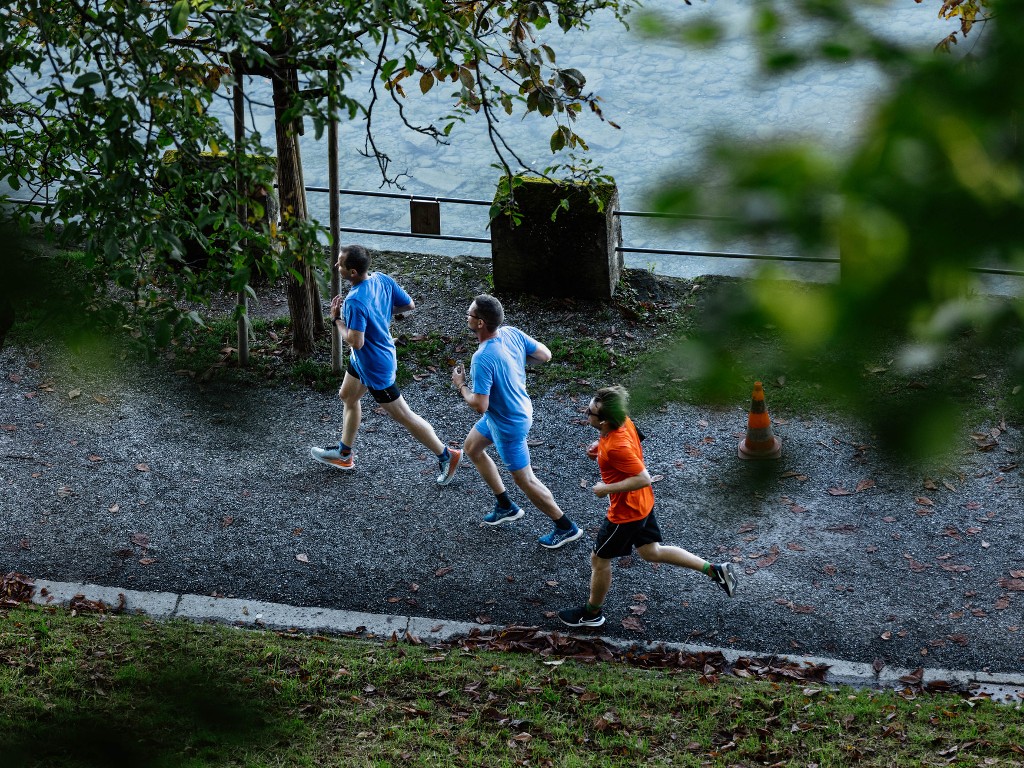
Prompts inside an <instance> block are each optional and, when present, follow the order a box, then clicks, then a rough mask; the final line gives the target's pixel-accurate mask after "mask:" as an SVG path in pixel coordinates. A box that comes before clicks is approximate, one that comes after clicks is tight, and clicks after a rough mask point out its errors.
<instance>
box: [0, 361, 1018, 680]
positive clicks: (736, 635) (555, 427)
mask: <svg viewBox="0 0 1024 768" xmlns="http://www.w3.org/2000/svg"><path fill="white" fill-rule="evenodd" d="M40 362H41V363H42V364H40ZM0 371H2V374H0V457H2V464H0V567H2V568H3V570H4V571H5V572H7V571H11V570H15V571H19V572H21V573H23V574H26V575H29V576H33V577H37V578H45V579H51V580H55V581H65V582H74V581H85V582H92V583H96V584H102V585H109V586H117V587H120V588H129V589H137V590H162V591H170V592H176V593H185V592H187V593H194V594H199V595H214V594H215V595H223V596H229V595H230V596H236V597H241V598H245V599H252V600H267V601H274V602H282V603H287V604H291V605H308V606H318V607H323V608H332V609H346V610H355V611H365V612H370V613H381V614H407V615H419V616H425V617H433V618H437V619H439V620H448V621H459V622H474V621H479V622H483V623H493V624H512V623H527V624H537V625H541V626H550V627H551V628H552V629H557V628H559V627H560V625H559V624H558V622H557V620H556V619H554V618H553V612H554V611H555V610H557V609H559V608H561V607H564V606H566V605H569V604H572V603H576V602H578V601H580V600H581V599H583V598H584V597H585V594H586V582H587V578H588V574H589V562H588V551H589V544H588V542H589V541H590V540H592V536H593V532H594V531H595V530H596V527H597V526H598V524H599V522H600V520H601V518H602V516H603V514H604V503H603V502H601V501H599V500H597V499H595V498H594V497H593V496H592V494H590V493H589V491H587V490H585V488H583V487H582V486H583V485H586V486H588V487H589V485H590V484H591V483H592V482H593V481H594V479H595V467H594V465H593V464H592V463H591V462H590V461H589V460H587V459H586V458H585V456H584V455H583V446H584V445H585V444H586V442H587V441H588V440H589V439H591V437H592V435H591V434H589V433H588V432H587V427H585V426H584V424H583V422H582V419H581V417H580V414H579V409H581V408H582V407H583V405H584V401H583V400H582V399H579V398H573V397H570V396H567V395H564V394H558V393H554V394H548V395H545V396H543V397H537V398H536V399H535V405H536V409H537V412H536V421H535V426H534V432H533V437H534V438H535V439H536V440H537V441H538V444H537V445H535V446H534V447H533V448H532V450H533V459H534V467H535V469H536V471H537V474H538V475H539V476H540V477H541V478H542V479H543V480H544V481H545V482H546V483H548V484H549V485H550V487H551V488H552V490H553V491H554V493H555V496H556V498H557V499H559V501H560V503H561V504H562V506H563V508H564V509H565V510H566V511H568V512H569V513H570V514H571V515H572V516H573V517H574V518H575V519H577V520H578V521H579V522H580V523H581V524H582V525H583V526H584V527H585V528H586V530H587V531H588V537H587V539H584V540H581V541H579V542H577V543H575V544H571V545H569V546H567V547H565V548H564V549H562V550H559V551H554V552H552V551H547V550H544V549H542V548H540V547H539V546H538V545H537V544H536V538H537V536H539V535H540V534H542V533H544V532H545V531H546V530H547V520H546V518H543V516H542V515H541V514H540V513H539V512H537V511H536V510H532V509H530V510H529V511H528V514H527V516H526V517H524V518H523V519H522V520H521V521H519V522H518V523H516V524H515V525H512V526H508V527H504V528H501V529H499V530H491V529H482V528H481V527H480V526H479V524H478V521H479V518H480V517H481V516H482V514H483V513H484V512H485V511H486V510H487V509H488V508H489V506H490V504H491V498H490V497H489V494H488V492H487V490H486V487H485V486H484V484H483V482H482V480H481V479H480V478H479V476H478V475H477V474H476V472H475V471H474V470H473V469H472V467H471V466H466V467H463V468H462V469H460V470H459V474H458V476H457V478H456V480H455V481H454V482H453V484H452V485H451V486H449V487H447V488H441V489H439V488H436V487H435V486H434V484H433V480H432V473H433V470H434V461H433V457H431V456H428V455H427V453H426V452H425V451H424V450H422V449H420V448H419V447H418V446H416V445H414V444H413V443H412V442H411V440H410V439H409V438H408V437H407V436H406V435H405V434H404V433H403V432H401V431H400V430H399V429H398V428H397V427H396V426H395V425H394V424H393V423H392V422H390V421H389V420H388V419H387V417H385V416H383V415H380V414H378V413H375V412H374V411H373V410H372V408H371V407H370V403H369V401H367V405H366V407H365V408H364V413H365V416H366V419H365V425H364V428H363V430H362V432H361V435H360V443H359V446H358V450H359V459H358V461H359V464H358V468H357V470H356V471H355V472H354V473H351V474H343V473H341V472H337V471H333V470H330V469H328V468H326V467H323V466H321V465H318V464H315V463H313V462H311V461H310V460H309V458H308V448H309V446H310V445H311V444H321V443H324V442H327V441H328V440H330V439H333V438H334V437H335V436H336V434H337V430H338V421H339V417H340V410H341V409H340V404H339V403H338V402H337V400H336V398H335V397H334V396H333V395H328V394H319V393H316V392H313V391H310V390H305V389H294V390H289V389H272V388H250V389H248V390H245V391H239V390H238V389H237V388H233V387H232V386H229V385H228V384H226V383H224V382H219V381H217V380H214V381H211V382H207V383H198V382H196V381H193V380H192V379H190V378H187V377H184V376H175V375H171V374H169V373H167V372H159V371H156V370H143V371H136V370H132V371H130V372H121V373H120V374H117V373H115V372H112V371H109V370H107V371H103V372H100V371H95V370H89V369H87V368H85V367H84V366H83V365H81V364H78V366H77V367H74V366H72V365H71V364H68V363H66V362H61V361H59V360H55V359H50V358H49V357H40V356H38V355H36V354H35V353H30V354H29V355H28V356H26V354H24V353H23V352H22V351H19V350H13V349H6V350H4V351H2V352H0ZM405 394H406V397H407V399H408V400H409V401H410V403H411V404H412V406H413V407H414V408H415V409H416V410H418V411H420V412H421V413H423V414H425V415H428V416H429V417H430V419H431V420H432V421H433V422H434V424H435V425H436V426H437V427H438V431H439V433H441V436H442V439H451V440H461V438H462V437H463V436H464V435H465V433H466V431H467V430H468V428H469V427H470V425H471V424H472V422H473V414H471V413H470V412H469V410H468V409H467V408H465V407H463V406H460V405H459V403H458V400H457V399H456V397H455V396H454V395H453V394H452V393H451V391H450V389H449V388H447V387H446V382H445V381H444V380H443V377H442V376H438V378H437V379H435V380H424V381H422V382H418V383H414V384H412V385H411V386H409V387H408V388H407V389H406V390H405ZM768 404H769V410H771V395H770V392H769V403H768ZM746 405H748V404H745V403H744V404H737V405H736V407H735V408H734V409H732V410H728V411H724V412H722V411H706V410H700V409H696V408H692V407H684V406H671V407H668V408H666V409H664V410H663V411H660V412H656V413H651V414H645V415H643V416H641V417H640V418H639V419H638V420H639V422H640V423H641V426H642V427H643V430H644V431H645V432H646V434H647V440H646V442H645V444H644V445H645V450H646V452H647V456H648V465H649V469H650V471H651V474H652V475H655V476H659V477H660V479H659V480H658V481H657V483H656V484H655V493H656V497H657V510H658V514H659V518H660V520H661V523H662V527H663V529H664V531H665V533H666V537H667V538H668V540H670V541H672V542H674V543H679V544H681V545H683V546H685V547H687V548H689V549H691V550H693V551H695V552H697V553H699V554H702V555H705V556H707V557H710V558H713V559H731V560H733V561H734V562H735V563H737V565H738V567H739V569H740V571H741V573H742V576H743V578H742V581H741V584H740V588H739V591H738V594H737V596H736V597H735V598H733V599H731V600H730V599H728V598H726V597H725V595H724V594H723V593H722V592H721V591H720V590H719V589H718V588H717V587H715V586H714V585H712V584H711V583H710V582H708V581H707V580H705V579H703V578H701V577H700V576H698V575H696V574H694V573H692V572H688V571H686V572H680V571H676V570H674V569H671V568H668V567H661V568H658V569H655V568H652V567H651V566H650V565H649V564H647V563H644V562H643V561H641V560H640V559H639V558H634V559H633V560H632V562H628V563H626V562H624V563H620V564H619V565H618V566H617V567H616V568H615V570H614V582H613V585H612V592H611V595H610V597H609V602H608V606H607V607H608V615H609V622H608V623H607V624H606V625H605V627H603V628H602V632H603V633H605V634H607V635H610V636H614V637H620V638H626V639H629V638H635V639H643V640H667V641H673V642H689V643H706V644H708V645H714V646H725V647H730V646H733V647H737V648H743V649H748V650H752V651H755V652H759V653H763V654H772V653H801V654H811V655H821V656H830V657H836V658H842V659H847V660H850V661H860V662H867V663H871V662H874V661H875V660H882V661H884V662H885V663H887V664H889V665H892V666H901V667H910V668H914V667H917V666H930V667H947V668H951V669H968V670H982V669H987V670H991V671H993V672H1009V671H1015V670H1018V669H1019V668H1020V665H1021V660H1022V656H1021V653H1022V652H1021V648H1022V647H1024V643H1022V642H1021V640H1022V637H1024V619H1022V616H1021V605H1022V602H1024V595H1022V594H1021V591H1022V589H1024V573H1022V571H1024V535H1022V534H1024V532H1022V528H1024V524H1022V522H1021V518H1020V506H1021V505H1020V499H1021V488H1020V486H1021V477H1022V473H1021V469H1020V467H1019V466H1018V465H1017V462H1018V461H1019V456H1020V453H1019V452H1020V450H1021V435H1020V432H1019V431H1017V430H1016V429H1015V428H1011V429H1009V430H1006V431H1004V430H1001V429H998V428H997V429H996V430H995V432H996V433H997V434H995V435H992V434H991V433H990V435H989V437H990V438H991V441H992V445H991V447H990V449H989V450H984V451H982V450H979V449H978V447H977V444H976V441H975V440H973V439H971V437H970V435H969V434H965V435H964V437H963V439H962V444H961V445H960V446H959V448H958V450H957V452H956V454H955V455H954V456H953V457H952V458H951V459H950V460H949V461H948V462H947V463H946V465H945V466H944V467H941V468H938V469H932V470H930V471H924V470H912V469H907V468H892V467H886V466H885V465H884V464H883V463H882V462H881V461H880V460H879V458H878V457H877V456H876V454H875V451H874V450H873V448H872V447H871V440H870V436H868V435H864V434H861V433H859V432H858V431H857V430H856V429H854V428H851V427H848V426H844V425H842V424H839V423H820V422H808V421H802V420H799V419H792V420H788V421H787V420H786V419H785V418H781V417H782V416H784V415H783V414H775V413H773V414H772V415H773V416H774V417H775V418H776V424H775V431H776V434H778V435H779V436H780V437H781V438H782V439H783V457H782V459H781V460H779V461H776V462H771V463H769V464H767V465H760V464H750V463H747V462H742V461H740V460H739V459H737V458H736V443H737V440H738V438H739V437H740V436H742V434H743V431H744V429H745V424H746V420H745V407H746ZM858 489H859V490H858ZM842 491H846V492H848V493H840V492H842ZM836 494H839V495H836ZM513 495H514V497H515V498H516V500H517V501H519V502H520V503H523V499H522V497H521V494H518V493H517V492H513Z"/></svg>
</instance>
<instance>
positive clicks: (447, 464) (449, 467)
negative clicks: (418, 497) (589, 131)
mask: <svg viewBox="0 0 1024 768" xmlns="http://www.w3.org/2000/svg"><path fill="white" fill-rule="evenodd" d="M461 460H462V451H460V450H458V449H457V448H449V449H448V458H447V459H438V460H437V466H438V470H439V472H438V475H437V484H438V485H448V483H450V482H451V481H452V478H453V477H455V470H456V469H458V468H459V461H461Z"/></svg>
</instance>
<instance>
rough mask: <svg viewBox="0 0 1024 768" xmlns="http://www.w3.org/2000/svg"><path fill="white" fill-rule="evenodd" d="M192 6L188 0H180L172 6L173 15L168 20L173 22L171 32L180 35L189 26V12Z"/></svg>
mask: <svg viewBox="0 0 1024 768" xmlns="http://www.w3.org/2000/svg"><path fill="white" fill-rule="evenodd" d="M189 10H191V7H190V5H189V2H188V0H178V1H177V2H176V3H175V4H174V5H173V6H172V7H171V17H170V19H168V21H169V22H170V24H171V34H174V35H180V34H181V33H182V31H184V29H185V27H187V26H188V14H189Z"/></svg>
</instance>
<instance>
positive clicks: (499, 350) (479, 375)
mask: <svg viewBox="0 0 1024 768" xmlns="http://www.w3.org/2000/svg"><path fill="white" fill-rule="evenodd" d="M536 351H537V341H536V339H534V338H532V337H530V336H527V335H526V334H525V333H523V332H522V331H520V330H519V329H518V328H513V327H511V326H507V325H503V326H501V327H500V328H498V335H497V336H495V337H494V338H493V339H488V340H487V341H485V342H484V343H483V344H481V345H480V347H479V348H478V349H477V351H476V352H474V353H473V363H472V366H471V369H470V370H471V373H472V376H473V392H475V393H476V394H478V395H487V396H488V397H489V398H490V400H489V403H488V406H487V418H488V420H489V421H490V422H491V425H492V426H493V427H494V428H495V429H497V430H498V432H499V433H500V435H501V439H502V440H505V441H508V440H513V439H517V438H521V437H525V436H526V433H527V432H529V431H530V426H531V425H532V424H533V403H532V402H531V401H530V396H529V395H528V394H527V393H526V357H527V355H532V354H533V353H534V352H536Z"/></svg>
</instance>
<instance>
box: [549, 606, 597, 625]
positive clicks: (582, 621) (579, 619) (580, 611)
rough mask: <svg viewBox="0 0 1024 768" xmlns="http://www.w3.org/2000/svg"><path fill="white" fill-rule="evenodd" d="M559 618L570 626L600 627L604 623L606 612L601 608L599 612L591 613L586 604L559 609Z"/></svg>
mask: <svg viewBox="0 0 1024 768" xmlns="http://www.w3.org/2000/svg"><path fill="white" fill-rule="evenodd" d="M558 618H559V619H561V620H562V623H563V624H567V625H568V626H570V627H600V626H601V625H602V624H604V612H603V611H601V610H600V609H599V610H598V611H597V613H590V612H588V611H587V606H585V605H584V606H581V607H579V608H566V609H565V610H564V611H559V612H558Z"/></svg>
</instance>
